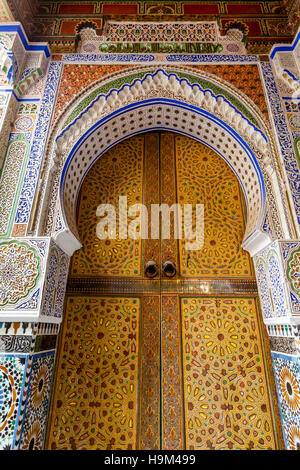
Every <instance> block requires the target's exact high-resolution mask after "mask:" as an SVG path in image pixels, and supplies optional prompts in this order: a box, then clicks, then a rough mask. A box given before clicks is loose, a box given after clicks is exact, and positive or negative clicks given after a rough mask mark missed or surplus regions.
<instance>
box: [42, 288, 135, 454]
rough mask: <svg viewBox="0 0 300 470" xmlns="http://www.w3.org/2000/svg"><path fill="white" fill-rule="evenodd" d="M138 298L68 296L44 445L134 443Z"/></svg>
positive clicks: (94, 446)
mask: <svg viewBox="0 0 300 470" xmlns="http://www.w3.org/2000/svg"><path fill="white" fill-rule="evenodd" d="M140 309H141V301H140V299H139V298H137V297H109V296H105V297H86V296H70V297H68V298H67V301H66V311H65V319H64V325H63V331H62V336H61V342H60V351H59V361H58V364H57V371H56V383H55V388H54V395H53V401H52V413H51V417H50V427H49V432H48V444H47V446H48V449H77V450H79V449H99V450H101V449H136V447H137V422H138V420H137V400H138V374H139V351H138V347H139V330H140Z"/></svg>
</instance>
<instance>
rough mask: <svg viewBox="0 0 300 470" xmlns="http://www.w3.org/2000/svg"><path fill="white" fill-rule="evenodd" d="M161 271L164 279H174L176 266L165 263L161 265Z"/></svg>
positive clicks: (171, 262)
mask: <svg viewBox="0 0 300 470" xmlns="http://www.w3.org/2000/svg"><path fill="white" fill-rule="evenodd" d="M162 270H163V273H164V275H165V276H166V277H174V276H175V274H176V266H175V264H174V263H173V261H165V262H164V263H163V265H162Z"/></svg>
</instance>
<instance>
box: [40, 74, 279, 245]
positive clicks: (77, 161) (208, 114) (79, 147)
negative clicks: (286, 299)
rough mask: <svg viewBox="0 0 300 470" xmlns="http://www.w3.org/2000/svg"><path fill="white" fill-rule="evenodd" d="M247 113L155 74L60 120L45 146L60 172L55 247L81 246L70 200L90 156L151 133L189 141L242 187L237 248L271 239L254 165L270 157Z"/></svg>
mask: <svg viewBox="0 0 300 470" xmlns="http://www.w3.org/2000/svg"><path fill="white" fill-rule="evenodd" d="M123 76H124V73H123ZM230 93H231V94H232V93H233V92H232V87H231V88H230ZM224 95H225V93H224ZM81 100H82V95H81ZM75 104H77V105H78V101H77V102H76V103H75ZM243 106H244V107H245V104H243ZM72 109H73V110H74V105H73V106H72ZM248 113H249V114H248V115H250V116H252V117H253V118H252V119H251V120H250V119H248V117H245V116H244V115H243V113H242V112H241V111H240V110H239V109H237V108H236V107H235V106H233V105H232V104H231V102H230V101H229V100H228V99H227V98H225V97H224V96H223V95H218V96H216V95H214V94H213V92H212V91H211V90H208V89H207V90H202V89H201V87H200V86H199V85H198V84H191V83H189V81H188V80H187V79H179V78H178V77H177V76H176V74H174V73H170V74H168V73H166V72H164V71H163V70H160V69H159V70H157V69H156V70H154V71H153V72H152V73H149V72H148V73H146V72H145V76H144V78H143V79H137V80H135V81H134V82H132V83H131V84H130V85H122V87H120V89H119V90H116V89H112V90H110V92H109V93H107V94H106V95H103V94H100V95H99V96H98V97H97V98H96V99H95V100H94V101H93V102H92V103H90V104H89V106H88V107H87V108H86V109H85V110H84V111H83V112H81V114H80V115H78V116H77V117H76V118H75V119H74V120H73V121H72V122H69V121H70V120H69V119H68V115H67V116H62V117H61V118H60V119H58V121H57V123H56V126H55V129H54V131H53V134H52V140H51V142H52V144H51V145H52V152H54V153H55V158H54V162H56V164H55V166H56V165H57V166H60V170H59V173H60V175H59V178H57V184H59V198H58V199H59V204H58V207H57V209H56V212H57V214H58V215H57V216H56V229H54V234H53V232H52V235H53V236H54V238H55V239H56V242H57V243H58V245H59V246H61V248H62V249H64V250H65V251H67V252H68V254H72V253H73V252H74V250H76V249H78V248H80V246H81V245H80V242H79V240H78V233H77V228H76V202H77V197H78V193H79V190H80V187H81V183H82V181H83V179H84V176H85V175H86V173H87V171H88V170H89V168H90V167H91V166H92V164H93V163H94V162H95V161H96V160H97V158H99V157H100V156H101V155H102V154H103V153H104V152H105V151H106V150H108V149H109V148H111V147H112V146H113V145H115V144H116V143H118V142H120V141H121V140H123V139H126V138H128V137H130V136H132V135H135V134H138V133H141V132H147V131H150V130H158V129H164V130H169V131H174V132H178V133H181V134H184V135H187V136H190V137H192V138H194V139H196V140H198V141H200V142H202V143H204V144H206V145H207V146H208V147H210V148H212V149H213V150H215V151H216V152H217V153H218V154H219V155H220V156H221V157H222V158H224V159H225V160H226V162H227V163H228V164H229V165H230V167H231V168H232V170H233V171H234V172H235V174H236V175H237V177H238V179H239V181H240V183H241V186H242V188H243V191H244V195H245V200H246V205H247V226H246V233H245V237H244V241H243V248H244V249H246V250H248V251H249V252H250V254H253V253H255V252H256V251H257V250H258V249H261V248H263V247H264V246H266V245H268V244H269V243H270V241H271V239H270V236H269V235H268V234H266V233H265V232H264V231H263V230H262V226H263V223H264V220H265V212H266V187H265V175H263V173H262V167H263V166H264V165H262V164H261V162H262V160H263V161H264V162H265V164H266V165H265V166H267V165H268V164H270V160H271V158H272V157H271V155H272V148H271V143H270V137H269V135H270V134H269V135H268V137H266V135H267V133H268V129H267V126H266V125H265V123H264V122H263V121H262V119H261V117H260V116H258V114H257V113H256V112H255V110H254V106H253V109H252V108H251V107H250V106H249V109H248ZM69 115H70V114H69ZM66 122H67V123H68V125H66V124H65V123H66ZM254 122H255V123H258V124H259V127H258V126H257V125H256V124H254ZM258 158H259V160H260V162H259V161H258ZM58 162H59V164H58ZM55 166H54V168H55ZM56 171H57V170H56ZM58 180H59V182H58ZM48 190H49V187H48ZM277 192H278V191H277ZM56 198H57V196H56ZM58 219H59V223H58V224H57V220H58ZM52 230H53V228H52Z"/></svg>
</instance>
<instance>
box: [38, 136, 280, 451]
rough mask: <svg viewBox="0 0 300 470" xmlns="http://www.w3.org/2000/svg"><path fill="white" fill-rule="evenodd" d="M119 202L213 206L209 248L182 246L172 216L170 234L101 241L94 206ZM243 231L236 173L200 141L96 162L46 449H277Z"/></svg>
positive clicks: (150, 142)
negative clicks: (169, 267)
mask: <svg viewBox="0 0 300 470" xmlns="http://www.w3.org/2000/svg"><path fill="white" fill-rule="evenodd" d="M119 196H123V197H124V196H127V202H128V206H132V205H133V204H141V203H143V204H144V205H145V206H146V208H147V209H148V210H149V211H150V206H151V204H168V205H169V206H172V204H174V203H179V204H181V205H184V204H192V205H195V204H204V215H205V218H204V245H203V248H202V249H201V250H194V251H189V250H187V249H186V240H175V239H174V237H173V229H174V220H173V219H171V220H173V222H171V238H170V239H164V238H162V237H161V236H158V237H157V238H155V239H151V238H149V239H147V240H140V239H138V240H132V239H130V238H124V239H120V238H119V239H116V240H103V241H101V240H99V238H98V237H97V234H96V228H97V224H98V222H99V217H97V216H96V212H97V207H98V206H99V204H104V203H106V204H107V203H110V204H113V205H114V206H116V207H118V205H119ZM131 220H132V219H130V217H129V219H128V221H129V222H130V221H131ZM117 222H120V220H119V219H118V220H117ZM245 226H246V220H245V207H244V198H243V195H242V192H241V188H240V185H239V182H238V180H237V178H236V176H235V175H234V173H233V172H232V170H231V169H230V167H229V166H228V165H227V163H226V162H225V161H224V160H223V159H222V158H221V157H220V156H218V155H217V154H216V153H215V152H214V151H213V150H212V149H211V148H209V147H207V146H205V145H204V144H202V143H200V142H197V141H195V140H193V139H191V138H188V137H186V136H183V135H178V134H173V133H170V132H149V133H146V134H139V135H136V136H133V137H131V138H129V139H127V140H124V141H122V142H121V143H119V144H117V145H116V146H114V147H112V148H111V149H110V150H109V151H107V152H106V153H105V154H104V155H102V156H101V158H99V159H98V160H97V162H96V163H95V164H94V165H93V167H92V168H91V169H90V171H89V173H88V174H87V176H86V178H85V180H84V182H83V185H82V188H81V193H80V197H79V202H78V232H79V236H80V240H81V243H82V245H83V247H82V249H81V250H79V251H77V252H76V253H75V254H74V255H73V258H72V263H71V271H70V277H69V284H68V295H67V299H66V307H65V318H64V324H63V328H62V335H61V341H60V348H59V349H60V350H59V357H58V361H57V371H56V381H55V385H54V391H53V400H52V410H51V413H50V422H49V429H48V438H47V446H48V448H52V449H160V448H161V449H195V450H198V449H199V450H200V449H231V448H233V449H251V448H256V449H268V448H271V449H276V448H279V447H280V445H281V444H280V443H281V431H280V425H279V419H278V410H277V405H276V400H273V399H272V397H275V396H276V395H275V389H274V383H273V377H272V369H271V365H270V360H269V351H268V345H267V341H266V336H265V334H264V326H263V324H262V322H261V320H260V315H259V306H258V301H257V292H256V284H255V277H254V271H253V267H252V263H251V260H250V257H249V255H248V253H247V252H245V251H244V250H242V248H241V242H242V240H243V236H244V232H245ZM149 262H153V263H155V264H156V266H157V274H156V275H155V276H153V277H151V276H152V275H151V276H150V277H151V278H149V275H148V276H147V274H146V272H145V268H146V266H147V263H149ZM166 262H169V263H173V266H175V269H176V273H174V272H172V273H171V274H172V277H169V276H168V274H169V272H168V271H166V270H165V271H164V269H163V266H164V263H166ZM148 274H149V273H148Z"/></svg>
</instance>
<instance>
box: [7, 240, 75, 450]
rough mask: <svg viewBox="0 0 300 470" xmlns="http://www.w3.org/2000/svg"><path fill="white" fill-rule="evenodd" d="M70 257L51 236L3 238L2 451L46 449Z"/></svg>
mask: <svg viewBox="0 0 300 470" xmlns="http://www.w3.org/2000/svg"><path fill="white" fill-rule="evenodd" d="M68 267H69V257H68V256H67V255H66V254H65V253H64V252H62V250H61V249H60V248H59V247H58V246H57V245H56V244H55V243H54V242H53V240H51V239H50V238H45V237H44V238H43V237H41V238H18V239H9V240H3V241H1V242H0V449H32V450H33V449H35V450H38V449H42V447H43V440H44V434H45V428H46V420H47V414H48V406H49V399H50V391H51V384H52V376H53V368H54V358H55V351H56V342H57V335H58V332H59V326H60V322H61V319H62V313H63V302H64V295H65V287H66V282H67V276H68Z"/></svg>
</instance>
